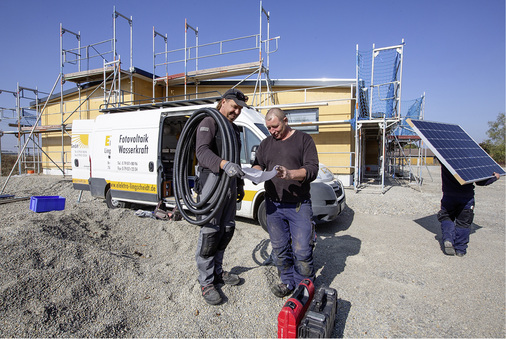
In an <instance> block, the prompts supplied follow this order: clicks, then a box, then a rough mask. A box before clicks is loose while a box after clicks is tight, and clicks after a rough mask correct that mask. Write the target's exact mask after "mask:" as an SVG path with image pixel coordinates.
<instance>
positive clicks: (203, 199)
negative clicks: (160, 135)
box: [173, 108, 240, 226]
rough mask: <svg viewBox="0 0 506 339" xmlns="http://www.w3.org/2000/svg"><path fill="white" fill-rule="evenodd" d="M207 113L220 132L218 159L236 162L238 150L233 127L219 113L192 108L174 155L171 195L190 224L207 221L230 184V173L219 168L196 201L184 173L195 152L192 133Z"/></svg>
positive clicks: (201, 223)
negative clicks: (207, 189) (207, 188)
mask: <svg viewBox="0 0 506 339" xmlns="http://www.w3.org/2000/svg"><path fill="white" fill-rule="evenodd" d="M207 116H211V117H212V118H213V119H214V121H215V122H216V126H217V128H218V133H220V134H221V136H222V143H221V153H220V157H221V158H222V159H227V160H229V161H233V162H235V163H239V157H240V150H239V144H238V142H237V138H236V133H235V130H234V128H233V126H232V124H231V123H230V121H228V120H227V118H226V117H225V116H223V114H221V113H220V112H219V111H218V110H216V109H215V108H202V109H199V110H197V111H195V112H194V113H193V114H192V116H191V117H190V118H189V119H188V121H187V122H186V124H185V125H184V127H183V130H182V132H181V135H180V137H179V141H178V143H177V147H176V154H175V157H174V170H173V175H174V197H175V199H176V205H177V207H178V209H179V211H180V212H181V214H182V215H183V218H184V219H185V220H186V221H188V222H189V223H191V224H194V225H199V226H202V225H205V224H207V223H208V222H209V221H210V220H211V219H212V218H213V217H214V215H215V214H216V213H217V212H218V210H220V209H221V208H222V207H223V206H222V205H223V203H224V200H225V195H226V194H227V191H228V187H229V184H230V180H231V179H230V177H229V176H228V175H227V174H226V173H225V172H223V171H220V172H221V174H220V177H219V180H216V181H215V182H214V184H213V187H212V188H211V189H210V190H209V192H208V193H207V194H205V195H201V196H200V199H199V201H196V200H195V198H194V196H193V194H192V190H191V187H190V180H189V179H188V173H191V170H192V166H193V157H194V154H195V136H196V134H197V128H198V126H199V124H200V122H201V121H202V120H203V119H204V118H205V117H207Z"/></svg>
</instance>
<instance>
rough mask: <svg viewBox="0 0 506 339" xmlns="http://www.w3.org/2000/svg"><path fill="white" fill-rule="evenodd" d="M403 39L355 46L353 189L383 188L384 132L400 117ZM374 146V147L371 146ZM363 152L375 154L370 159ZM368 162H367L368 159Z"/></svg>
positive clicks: (399, 119) (386, 143) (386, 136)
mask: <svg viewBox="0 0 506 339" xmlns="http://www.w3.org/2000/svg"><path fill="white" fill-rule="evenodd" d="M403 50H404V39H403V40H402V43H401V44H399V45H396V46H390V47H383V48H376V47H375V46H374V45H373V48H372V50H371V51H367V52H360V51H359V49H358V45H357V47H356V55H357V66H356V75H357V76H356V79H357V80H356V82H357V83H356V85H357V94H356V97H357V101H356V109H355V124H354V125H355V171H354V180H353V182H354V189H355V190H356V191H357V190H359V189H364V188H365V187H375V188H379V190H380V192H381V193H384V192H385V175H386V172H387V164H388V162H387V145H388V135H390V133H391V132H392V131H393V130H394V129H395V128H396V127H397V126H398V124H399V122H400V121H401V114H400V111H401V89H402V64H403ZM373 145H374V147H377V149H376V150H374V149H372V150H371V148H372V147H373ZM367 154H373V155H376V156H375V163H370V161H371V160H370V158H369V157H367V156H366V155H367ZM368 162H369V163H368Z"/></svg>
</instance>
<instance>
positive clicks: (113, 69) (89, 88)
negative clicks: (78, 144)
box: [2, 1, 279, 176]
mask: <svg viewBox="0 0 506 339" xmlns="http://www.w3.org/2000/svg"><path fill="white" fill-rule="evenodd" d="M112 17H113V36H112V38H110V39H106V40H103V41H99V42H96V43H92V44H87V45H83V44H82V35H81V32H80V31H77V32H75V31H72V30H69V29H67V28H65V27H64V26H63V24H61V23H60V72H59V74H58V78H57V80H56V82H55V86H53V89H52V90H51V92H50V93H44V94H46V95H47V96H46V97H45V98H44V99H41V98H40V97H39V96H38V93H41V92H39V91H37V90H32V91H33V92H34V93H35V94H36V96H35V97H34V98H31V100H32V101H31V104H30V106H29V107H28V108H26V109H22V108H21V107H22V106H21V104H20V103H19V102H17V103H16V108H14V109H6V108H2V114H3V112H4V111H6V112H7V111H9V110H12V111H13V112H17V113H18V114H17V121H18V126H17V127H18V128H17V130H16V131H6V132H4V134H15V135H16V136H18V140H19V141H18V146H17V147H18V153H19V154H18V155H19V157H18V160H21V162H19V161H18V162H17V163H18V164H19V166H21V163H26V161H27V160H26V159H25V158H23V152H24V151H25V150H31V149H33V148H36V149H37V151H34V152H36V154H37V157H36V159H38V160H37V166H38V169H37V173H39V172H40V169H41V167H42V168H45V166H44V164H42V162H43V161H42V160H41V154H44V155H45V157H46V159H47V160H46V161H47V163H48V164H49V162H50V163H52V164H53V165H54V166H55V167H56V168H57V169H58V171H59V172H61V174H62V175H64V176H65V175H66V174H68V173H69V170H70V166H68V164H69V162H70V159H69V157H70V152H69V151H65V144H66V142H67V143H68V141H69V140H70V134H69V132H70V131H71V129H72V123H71V122H72V120H73V119H75V118H78V119H82V118H90V116H91V115H92V112H93V111H94V112H95V113H97V114H98V113H99V112H106V111H107V110H108V109H110V108H112V107H114V108H118V107H122V106H124V107H126V106H131V105H134V104H142V103H148V102H155V101H159V102H164V101H178V100H181V99H183V98H181V97H180V96H173V97H170V96H169V94H168V87H169V86H173V85H179V86H180V85H181V84H184V99H189V98H192V97H194V98H198V97H199V95H204V96H209V95H210V93H200V94H199V93H198V84H199V82H200V81H202V80H206V79H216V78H223V77H225V78H230V77H234V76H239V75H247V77H246V79H248V78H249V77H251V76H253V75H255V74H256V75H257V86H256V87H255V88H256V89H257V88H258V91H259V93H261V89H262V84H261V82H262V81H264V83H265V86H266V87H267V88H268V89H270V87H269V86H270V80H269V79H268V74H269V70H268V66H266V65H268V63H269V56H270V54H271V53H273V52H275V51H276V50H277V48H278V40H279V37H275V38H270V36H269V34H270V28H269V25H270V23H269V21H270V15H269V12H268V11H266V10H265V9H264V8H263V6H262V2H261V1H260V32H259V33H258V34H254V35H250V36H246V37H240V38H235V39H228V40H222V41H218V42H213V43H208V44H199V41H198V28H193V27H192V26H190V25H189V24H188V23H187V21H186V20H185V47H184V49H183V52H184V59H183V60H182V61H183V63H184V72H183V74H182V75H181V74H174V75H172V76H169V75H168V66H169V64H175V63H178V62H181V60H169V59H168V56H169V53H172V52H174V51H167V41H168V36H167V35H164V36H163V35H161V34H160V33H158V32H156V31H155V29H154V28H153V74H152V75H151V74H149V73H146V72H144V71H142V70H139V69H137V68H135V67H134V66H133V18H132V17H131V16H130V17H127V16H125V15H123V14H121V13H119V12H118V11H116V7H113V16H112ZM263 17H265V18H267V33H266V34H265V33H262V26H263V23H262V19H263ZM118 19H125V20H126V21H127V22H128V25H129V33H130V44H129V53H128V54H129V62H130V66H129V68H128V69H127V70H125V69H123V68H122V66H121V65H122V59H121V55H120V53H119V48H118V45H117V43H118V37H117V25H118ZM188 30H192V31H193V32H194V33H195V36H196V42H195V45H194V46H189V45H188V44H187V34H188ZM66 36H71V37H72V38H74V39H75V40H74V43H71V45H72V46H71V47H67V44H68V42H67V39H65V37H66ZM157 36H162V37H163V38H164V41H165V52H163V53H162V54H161V55H163V56H164V58H165V62H164V63H162V64H156V60H155V59H156V57H157V55H160V53H156V52H155V41H154V39H155V38H156V37H157ZM248 39H253V40H254V41H255V43H254V46H253V47H247V48H238V49H237V48H236V49H228V50H227V49H226V47H227V46H228V45H229V44H234V43H236V42H242V41H246V40H248ZM271 43H274V44H275V49H271V48H270V46H271ZM214 46H218V47H219V51H218V52H216V53H208V54H200V55H199V49H204V48H205V49H207V48H212V47H214ZM246 51H258V53H254V54H255V55H259V59H258V60H257V61H255V62H249V63H243V64H238V65H227V66H221V67H216V68H208V69H199V60H201V59H204V58H211V57H218V56H222V55H228V54H231V53H239V52H246ZM264 57H265V59H266V60H264ZM193 62H194V63H195V66H194V69H193V70H190V65H191V64H192V63H193ZM160 66H164V67H166V70H167V71H166V72H165V77H162V78H159V77H157V76H156V75H155V70H156V67H160ZM137 73H140V74H141V75H143V76H145V77H147V76H150V77H152V78H153V95H152V96H149V95H148V96H146V95H143V94H140V93H134V90H133V76H134V74H137ZM124 78H127V79H128V80H129V81H128V83H129V85H130V90H129V91H127V90H125V88H124V87H122V79H124ZM244 80H245V79H238V80H237V82H238V83H237V84H236V85H235V86H234V87H236V86H238V85H239V84H240V83H241V81H244ZM161 82H164V83H165V87H166V91H165V96H164V97H161V98H156V97H155V95H154V94H155V92H154V87H155V86H156V85H158V84H160V83H161ZM58 83H59V85H60V93H59V94H53V93H54V90H55V88H57V86H56V85H57V84H58ZM68 83H74V84H75V85H76V87H75V89H67V90H65V89H64V85H65V84H68ZM190 84H193V85H195V93H187V86H189V85H190ZM27 90H30V89H28V88H22V87H19V88H18V91H17V92H16V93H23V92H24V91H27ZM4 92H6V93H8V91H4ZM11 93H13V94H16V93H15V92H11ZM84 93H85V94H84ZM69 94H72V95H74V96H75V97H76V98H75V99H72V100H71V99H69V98H67V97H66V96H67V95H69ZM101 95H102V96H103V99H102V100H101V101H102V104H101V105H100V107H98V108H93V107H92V106H93V105H92V103H91V102H92V101H93V100H95V101H96V100H97V99H98V98H99V97H100V96H101ZM212 96H213V97H216V93H213V95H212ZM258 97H261V96H258ZM269 97H270V96H269ZM19 98H20V96H19V95H18V99H19ZM22 98H25V97H22ZM42 100H45V103H44V105H43V106H44V108H42V109H41V108H40V106H41V104H42ZM58 101H59V110H58V111H57V112H53V113H51V112H48V110H47V109H46V107H48V104H49V103H51V104H53V105H54V104H55V103H57V102H58ZM28 109H31V110H33V111H34V112H35V114H34V115H33V116H32V120H33V119H35V118H37V119H36V120H37V123H36V124H29V123H28V124H23V123H22V117H24V116H25V115H26V112H27V110H28ZM50 115H59V118H58V120H59V122H58V123H57V124H47V121H46V122H41V121H42V116H44V117H45V118H46V119H47V120H49V118H48V117H49V116H50ZM13 118H14V117H13ZM53 120H55V119H53ZM12 127H15V126H14V125H12ZM42 133H49V134H47V137H49V136H51V137H54V136H55V135H56V134H58V135H59V139H60V144H61V150H60V151H59V152H58V153H59V156H58V154H48V153H47V152H44V151H43V148H42V145H41V142H40V135H41V134H42ZM27 136H28V139H30V140H32V143H33V145H34V146H33V147H32V146H30V147H27V145H28V141H29V140H27V141H26V142H24V143H23V141H24V140H25V139H26V138H27ZM23 144H24V145H23ZM21 150H23V152H22V151H21ZM34 154H35V153H34ZM58 157H59V158H60V159H59V160H57V161H55V160H53V159H57V158H58ZM32 166H35V165H32ZM20 168H21V167H20ZM13 170H14V168H13ZM11 174H12V171H11ZM9 176H10V174H9Z"/></svg>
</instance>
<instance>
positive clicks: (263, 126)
mask: <svg viewBox="0 0 506 339" xmlns="http://www.w3.org/2000/svg"><path fill="white" fill-rule="evenodd" d="M255 125H256V126H257V127H258V129H259V130H261V131H262V133H263V134H265V136H266V137H268V136H269V135H270V134H269V130H268V129H267V127H265V125H264V124H255Z"/></svg>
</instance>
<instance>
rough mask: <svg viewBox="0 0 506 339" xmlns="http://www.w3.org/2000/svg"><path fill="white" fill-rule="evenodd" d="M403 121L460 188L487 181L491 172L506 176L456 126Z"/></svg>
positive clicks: (492, 160) (500, 168)
mask: <svg viewBox="0 0 506 339" xmlns="http://www.w3.org/2000/svg"><path fill="white" fill-rule="evenodd" d="M406 121H407V123H408V124H409V125H410V126H411V127H412V128H413V130H414V131H415V132H416V134H418V136H419V137H420V138H421V139H422V140H423V142H425V144H426V145H427V146H428V147H429V148H430V150H431V151H432V152H434V154H435V155H436V156H437V158H438V159H439V161H441V163H442V164H443V165H444V166H445V167H446V168H447V169H448V170H449V171H450V173H452V174H453V176H454V177H455V179H457V181H458V182H459V183H460V184H462V185H464V184H469V183H472V182H476V181H481V180H486V179H489V178H491V177H493V176H494V174H493V173H494V172H496V173H499V174H500V175H505V174H506V172H505V171H504V169H503V168H502V167H501V166H500V165H499V164H498V163H497V162H495V160H494V159H492V158H491V157H490V155H488V154H487V152H485V151H484V150H483V148H481V147H480V145H478V143H477V142H476V141H474V140H473V138H471V136H470V135H469V134H467V132H466V131H464V129H463V128H462V127H460V126H459V125H455V124H447V123H441V122H432V121H425V120H413V119H406Z"/></svg>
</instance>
